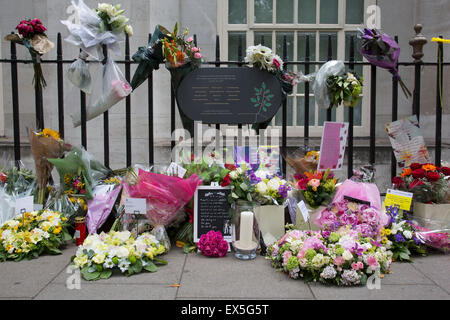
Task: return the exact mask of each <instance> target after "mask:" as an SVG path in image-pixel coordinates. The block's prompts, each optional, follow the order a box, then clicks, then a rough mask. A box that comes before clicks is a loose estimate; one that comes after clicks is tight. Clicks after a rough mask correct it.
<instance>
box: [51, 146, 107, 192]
mask: <svg viewBox="0 0 450 320" xmlns="http://www.w3.org/2000/svg"><path fill="white" fill-rule="evenodd" d="M48 161H49V162H50V163H51V164H53V165H54V166H55V167H56V169H57V170H58V173H59V176H60V179H61V187H62V189H63V192H64V193H66V194H68V195H76V196H82V197H85V198H86V199H88V200H92V199H93V194H92V189H93V188H94V187H95V186H96V185H97V184H99V182H100V181H102V180H104V179H106V177H107V175H108V174H109V173H110V170H109V169H107V168H106V167H105V166H103V165H102V164H101V163H100V162H98V161H97V160H95V159H94V157H92V155H90V154H89V153H87V151H86V150H84V149H78V148H75V147H74V148H72V150H71V151H70V152H69V153H68V154H67V155H66V157H65V158H63V159H48Z"/></svg>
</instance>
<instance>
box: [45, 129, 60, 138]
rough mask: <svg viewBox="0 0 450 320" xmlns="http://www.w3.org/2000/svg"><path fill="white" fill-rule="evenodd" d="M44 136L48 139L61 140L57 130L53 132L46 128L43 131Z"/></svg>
mask: <svg viewBox="0 0 450 320" xmlns="http://www.w3.org/2000/svg"><path fill="white" fill-rule="evenodd" d="M42 135H43V136H44V137H46V138H48V137H52V138H53V139H55V140H60V139H61V137H60V136H59V133H58V132H57V131H55V130H51V129H48V128H45V129H44V130H42Z"/></svg>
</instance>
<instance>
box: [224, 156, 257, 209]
mask: <svg viewBox="0 0 450 320" xmlns="http://www.w3.org/2000/svg"><path fill="white" fill-rule="evenodd" d="M229 178H230V187H231V194H230V195H229V196H228V202H229V203H230V204H233V203H234V202H236V201H238V200H244V201H249V202H253V200H254V199H253V196H252V195H253V194H254V192H255V185H256V184H257V183H258V182H259V180H258V177H257V176H256V175H255V174H254V172H252V171H251V170H250V167H249V166H248V165H247V164H246V163H243V164H242V165H241V166H240V167H238V168H236V169H235V170H232V171H231V172H230V173H229Z"/></svg>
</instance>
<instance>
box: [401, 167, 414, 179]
mask: <svg viewBox="0 0 450 320" xmlns="http://www.w3.org/2000/svg"><path fill="white" fill-rule="evenodd" d="M411 173H412V170H411V168H406V169H403V173H402V178H403V177H406V176H409V175H411Z"/></svg>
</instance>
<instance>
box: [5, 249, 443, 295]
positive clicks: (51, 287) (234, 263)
mask: <svg viewBox="0 0 450 320" xmlns="http://www.w3.org/2000/svg"><path fill="white" fill-rule="evenodd" d="M75 251H76V247H75V245H74V244H71V245H68V246H67V247H66V248H65V249H64V251H63V254H62V255H58V256H42V257H39V258H38V259H35V260H31V261H22V262H17V263H16V262H9V261H8V262H4V263H0V299H88V300H92V299H132V300H137V299H150V300H160V299H164V300H172V299H179V300H184V299H193V300H194V299H202V300H203V299H205V300H206V299H216V300H217V299H220V300H228V299H230V300H235V299H257V300H264V299H283V300H284V299H306V300H312V299H365V300H367V299H445V300H449V299H450V277H449V271H450V255H444V254H432V255H430V256H428V257H416V258H415V259H414V263H394V264H393V265H392V269H391V274H388V275H386V276H385V277H384V278H383V279H382V280H381V287H380V289H373V290H369V289H368V288H367V287H356V288H338V287H330V286H324V285H321V284H317V283H313V284H309V285H308V284H305V283H304V282H303V281H301V280H297V281H295V280H292V279H289V278H287V276H286V275H285V274H283V273H280V272H276V271H275V270H274V269H273V268H272V267H271V265H270V262H269V261H268V260H265V259H264V258H263V257H261V256H258V257H257V258H256V259H255V260H252V261H240V260H237V259H236V258H235V257H234V256H233V255H232V254H228V255H227V257H225V258H216V259H213V258H207V257H204V256H202V255H200V254H189V255H186V254H184V253H183V251H182V249H180V248H177V247H174V248H172V250H171V251H170V253H168V254H167V255H166V256H165V259H166V260H167V261H168V265H166V266H161V267H159V270H158V272H156V273H147V272H144V273H141V274H138V275H133V276H131V277H125V276H120V275H113V276H112V277H111V278H110V279H107V280H99V281H94V282H87V281H84V280H81V282H80V289H76V288H75V289H68V288H67V285H66V282H67V279H68V278H69V277H70V276H71V274H70V273H68V266H69V262H70V257H71V256H72V255H73V254H74V253H75ZM69 271H70V268H69ZM72 276H73V274H72ZM177 284H179V286H178V285H177ZM174 285H175V286H174Z"/></svg>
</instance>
